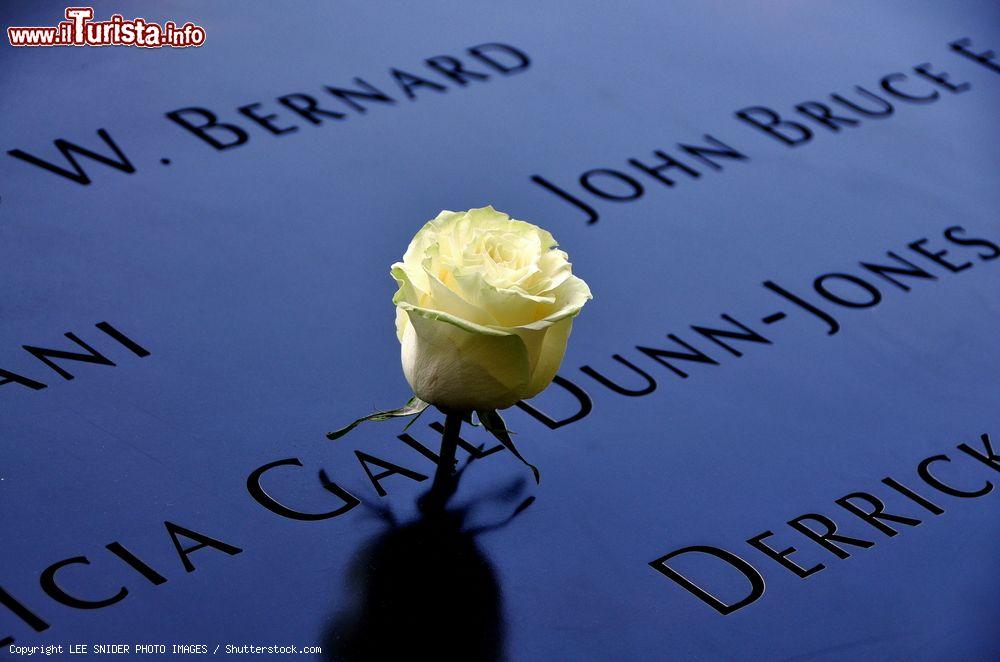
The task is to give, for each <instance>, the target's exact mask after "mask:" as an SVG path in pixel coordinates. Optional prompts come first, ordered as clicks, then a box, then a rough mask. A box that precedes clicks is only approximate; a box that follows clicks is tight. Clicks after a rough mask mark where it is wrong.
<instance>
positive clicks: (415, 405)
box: [326, 396, 430, 440]
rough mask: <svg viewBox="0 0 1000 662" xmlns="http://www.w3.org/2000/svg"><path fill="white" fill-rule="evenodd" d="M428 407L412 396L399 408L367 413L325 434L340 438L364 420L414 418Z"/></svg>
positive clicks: (332, 437)
mask: <svg viewBox="0 0 1000 662" xmlns="http://www.w3.org/2000/svg"><path fill="white" fill-rule="evenodd" d="M428 407H430V405H429V404H428V403H426V402H424V401H423V400H421V399H420V398H418V397H417V396H413V397H412V398H410V399H409V400H408V401H407V403H406V404H405V405H403V406H402V407H400V408H399V409H390V410H389V411H377V412H375V413H374V414H369V415H367V416H362V417H361V418H359V419H358V420H356V421H354V422H353V423H351V424H350V425H348V426H347V427H343V428H341V429H339V430H336V431H334V432H328V433H327V434H326V438H327V439H330V440H333V439H340V438H341V437H343V436H344V435H345V434H347V433H348V432H350V431H351V430H353V429H354V428H356V427H358V426H359V425H361V424H362V423H364V422H365V421H388V420H391V419H393V418H401V417H404V416H413V417H414V419H413V420H416V417H418V416H420V414H422V413H424V410H425V409H427V408H428ZM412 424H413V421H410V423H409V424H408V425H407V426H406V427H410V425H412Z"/></svg>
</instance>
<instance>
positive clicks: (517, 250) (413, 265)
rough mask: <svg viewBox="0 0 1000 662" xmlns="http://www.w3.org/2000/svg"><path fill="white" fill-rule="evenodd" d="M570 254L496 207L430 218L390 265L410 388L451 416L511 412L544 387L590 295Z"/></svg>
mask: <svg viewBox="0 0 1000 662" xmlns="http://www.w3.org/2000/svg"><path fill="white" fill-rule="evenodd" d="M568 258H569V256H568V255H567V254H566V253H565V252H564V251H561V250H559V249H558V248H557V244H556V240H555V239H554V238H553V237H552V235H551V234H549V233H548V232H547V231H545V230H543V229H542V228H540V227H538V226H535V225H532V224H531V223H527V222H525V221H518V220H514V219H511V218H510V217H509V216H508V215H507V214H504V213H501V212H498V211H496V210H495V209H493V207H483V208H481V209H470V210H469V211H466V212H453V211H442V212H441V213H440V214H438V216H437V218H435V219H433V220H431V221H428V222H427V224H426V225H424V227H423V228H421V229H420V231H419V232H417V234H416V236H414V237H413V241H411V242H410V245H409V247H408V248H407V249H406V254H405V255H404V256H403V261H402V262H397V263H396V264H394V265H392V277H393V278H395V279H396V282H397V283H398V284H399V290H398V291H397V292H396V295H395V296H394V297H393V299H392V302H393V303H394V304H396V335H397V336H398V337H399V342H400V343H401V344H402V352H401V354H402V363H403V372H404V374H405V375H406V380H407V381H408V382H409V383H410V386H411V387H412V388H413V393H414V394H415V395H416V396H417V397H418V398H420V399H421V400H423V401H425V402H429V403H430V404H432V405H435V406H436V407H438V408H439V409H442V410H444V411H451V412H461V411H473V410H475V411H481V410H494V409H505V408H507V407H510V406H511V405H513V404H514V403H515V402H517V401H518V400H524V399H526V398H530V397H533V396H535V395H537V394H538V393H540V392H541V391H542V390H543V389H544V388H545V387H546V386H548V385H549V383H550V382H551V381H552V378H553V377H554V376H555V374H556V370H558V369H559V365H560V364H561V363H562V359H563V355H564V354H565V352H566V342H567V340H568V339H569V334H570V330H571V328H572V326H573V318H574V317H576V316H577V315H578V314H579V313H580V309H581V308H583V304H585V303H586V302H587V300H588V299H591V298H593V297H592V296H591V294H590V288H589V287H587V284H586V283H585V282H584V281H583V280H582V279H580V278H578V277H576V276H574V275H573V272H572V267H571V265H570V263H569V261H568Z"/></svg>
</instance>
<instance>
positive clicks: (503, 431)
mask: <svg viewBox="0 0 1000 662" xmlns="http://www.w3.org/2000/svg"><path fill="white" fill-rule="evenodd" d="M476 417H477V418H479V421H480V422H481V423H482V424H483V427H484V428H486V429H487V430H488V431H489V433H490V434H492V435H493V436H494V437H496V438H497V440H498V441H499V442H500V443H501V444H503V447H504V448H506V449H507V450H509V451H510V452H511V453H512V454H513V455H514V457H516V458H517V459H519V460H520V461H521V462H523V463H524V464H525V466H527V467H528V468H529V469H531V473H532V474H534V476H535V483H536V484H539V483H541V482H542V475H541V473H539V471H538V467H536V466H535V465H533V464H532V463H531V462H528V461H527V460H526V459H524V456H523V455H521V452H520V451H518V450H517V446H515V445H514V440H513V439H511V438H510V435H511V432H510V430H508V429H507V424H506V423H504V422H503V417H501V416H500V412H498V411H497V410H495V409H492V410H481V411H476Z"/></svg>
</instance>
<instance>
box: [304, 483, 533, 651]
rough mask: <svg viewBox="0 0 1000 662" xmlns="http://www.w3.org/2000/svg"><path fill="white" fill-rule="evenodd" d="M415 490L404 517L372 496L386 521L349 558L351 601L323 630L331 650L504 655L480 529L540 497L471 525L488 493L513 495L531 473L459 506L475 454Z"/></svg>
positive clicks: (499, 498) (493, 578) (498, 605)
mask: <svg viewBox="0 0 1000 662" xmlns="http://www.w3.org/2000/svg"><path fill="white" fill-rule="evenodd" d="M441 466H443V465H440V466H439V468H438V471H437V473H436V475H435V477H434V481H433V485H432V486H431V488H430V489H429V490H428V491H427V492H425V493H424V494H423V495H421V496H420V497H418V498H417V500H416V504H417V512H418V515H417V517H416V518H415V519H413V520H410V521H406V522H402V523H401V522H399V521H397V519H396V517H395V515H394V514H393V513H392V511H391V510H389V509H388V508H386V507H384V506H376V505H371V504H366V505H367V506H368V507H369V508H370V509H371V510H372V511H373V512H374V513H375V515H376V516H377V517H378V518H379V519H380V520H382V521H383V522H384V523H385V526H386V528H385V530H384V531H383V532H381V533H379V534H378V535H376V536H375V537H374V538H373V539H371V540H370V541H368V542H367V543H366V544H365V545H364V546H362V547H361V548H360V549H359V550H358V552H357V553H356V554H355V556H354V558H353V559H352V560H351V564H350V566H349V570H348V572H347V576H346V592H345V594H346V595H348V596H350V597H351V598H352V599H353V604H352V605H349V606H348V607H347V608H346V609H341V610H339V611H338V613H337V614H335V615H334V616H333V618H332V619H331V622H330V624H329V626H328V627H327V628H326V629H325V631H324V634H323V642H322V645H323V652H324V654H325V656H326V658H327V659H330V660H359V661H362V660H387V659H410V658H412V657H413V656H414V655H420V656H422V657H423V656H426V657H431V658H432V659H436V660H450V659H461V660H502V659H503V658H504V640H505V635H506V628H505V623H504V619H503V595H502V591H501V588H500V583H499V581H498V579H497V574H496V570H495V569H494V567H493V564H492V563H491V562H490V560H489V558H487V556H486V554H485V553H484V552H483V550H482V549H481V548H480V546H479V544H478V542H477V540H476V539H477V537H478V536H479V535H481V534H483V533H488V532H489V531H495V530H497V529H500V528H502V527H504V526H506V525H507V524H509V523H510V522H511V521H512V520H513V519H514V518H515V517H517V516H518V515H519V514H521V513H522V512H523V511H524V510H525V509H526V508H528V507H529V506H530V505H531V504H532V503H533V502H534V500H535V498H534V497H533V496H532V497H528V498H526V499H524V500H522V501H521V502H520V504H519V505H518V506H517V507H516V508H515V509H514V510H513V512H512V513H511V515H509V516H508V517H507V518H505V519H503V520H501V521H499V522H497V523H494V524H491V525H487V526H478V527H467V526H466V521H467V519H468V517H469V515H470V514H471V511H472V510H473V509H474V508H475V507H477V506H480V505H483V504H485V503H489V502H497V503H512V502H514V501H516V500H517V499H518V498H519V497H520V496H521V495H522V493H523V491H524V487H525V484H526V481H525V480H524V479H523V478H519V479H516V480H514V481H512V482H511V483H509V484H507V485H506V486H504V487H502V488H500V489H498V490H496V491H494V492H492V493H489V494H486V495H483V496H481V497H479V498H477V499H474V500H473V501H470V502H468V503H465V504H463V505H461V506H458V507H452V508H449V507H448V504H449V502H450V501H451V499H452V497H454V495H455V492H456V491H457V489H458V484H459V481H460V479H461V477H462V474H463V473H464V471H465V470H466V469H467V468H468V466H469V464H468V463H466V464H465V465H464V466H463V467H462V469H461V470H459V471H458V472H457V473H452V472H450V471H442V469H441Z"/></svg>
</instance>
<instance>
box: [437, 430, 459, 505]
mask: <svg viewBox="0 0 1000 662" xmlns="http://www.w3.org/2000/svg"><path fill="white" fill-rule="evenodd" d="M461 430H462V414H458V413H448V414H445V418H444V432H443V433H441V455H440V458H439V459H438V466H437V471H435V472H434V483H433V484H432V485H431V492H435V493H441V492H442V491H443V493H445V494H447V493H448V492H449V491H450V490H448V489H447V488H446V487H445V486H446V485H447V484H448V483H449V482H450V481H451V476H452V473H453V472H454V471H455V450H456V448H457V447H458V434H459V432H461Z"/></svg>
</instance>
